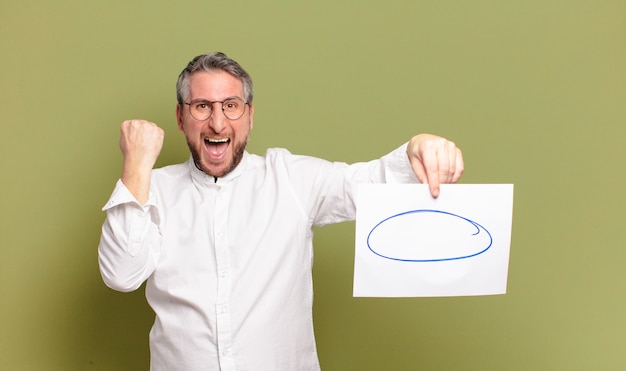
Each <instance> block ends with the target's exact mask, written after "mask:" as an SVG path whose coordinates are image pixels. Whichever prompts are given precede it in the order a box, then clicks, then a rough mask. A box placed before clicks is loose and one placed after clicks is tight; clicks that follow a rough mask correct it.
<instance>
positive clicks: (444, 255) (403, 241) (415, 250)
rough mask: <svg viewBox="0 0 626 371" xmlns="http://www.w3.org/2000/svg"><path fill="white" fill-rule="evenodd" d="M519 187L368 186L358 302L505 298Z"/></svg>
mask: <svg viewBox="0 0 626 371" xmlns="http://www.w3.org/2000/svg"><path fill="white" fill-rule="evenodd" d="M512 217H513V185H512V184H444V185H442V186H441V192H440V195H439V197H438V198H436V199H434V198H432V196H431V195H430V192H429V190H428V186H427V185H422V184H362V185H359V189H358V193H357V214H356V238H355V245H356V251H355V265H354V289H353V295H354V296H369V297H417V296H467V295H496V294H504V293H506V285H507V275H508V264H509V248H510V243H511V224H512Z"/></svg>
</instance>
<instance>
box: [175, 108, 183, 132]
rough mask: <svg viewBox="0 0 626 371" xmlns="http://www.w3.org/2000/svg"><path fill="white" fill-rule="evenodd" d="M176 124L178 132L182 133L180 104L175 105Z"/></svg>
mask: <svg viewBox="0 0 626 371" xmlns="http://www.w3.org/2000/svg"><path fill="white" fill-rule="evenodd" d="M176 122H177V123H178V130H180V131H183V105H182V104H181V103H177V104H176Z"/></svg>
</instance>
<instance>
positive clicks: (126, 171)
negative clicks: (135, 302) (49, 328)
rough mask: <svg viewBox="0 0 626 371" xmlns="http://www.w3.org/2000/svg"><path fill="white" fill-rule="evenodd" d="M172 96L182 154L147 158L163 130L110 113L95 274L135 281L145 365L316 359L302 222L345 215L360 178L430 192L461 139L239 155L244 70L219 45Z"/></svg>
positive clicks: (225, 366)
mask: <svg viewBox="0 0 626 371" xmlns="http://www.w3.org/2000/svg"><path fill="white" fill-rule="evenodd" d="M177 98H178V104H177V105H176V118H177V121H178V128H179V130H180V131H182V132H183V133H184V135H185V138H186V140H187V143H188V145H189V150H190V152H191V158H190V160H189V161H187V162H186V163H183V164H177V165H172V166H168V167H165V168H162V169H156V170H153V169H152V168H153V166H154V164H155V162H156V159H157V157H158V155H159V153H160V150H161V147H162V145H163V131H162V130H161V129H160V128H158V127H157V126H156V125H155V124H153V123H150V122H147V121H143V120H129V121H124V122H123V123H122V126H121V139H120V147H121V150H122V153H123V155H124V164H123V170H122V177H121V179H120V180H119V181H118V182H117V185H116V188H115V190H114V192H113V194H112V196H111V198H110V200H109V201H108V203H107V204H106V205H105V207H104V210H106V211H107V218H106V220H105V222H104V225H103V228H102V237H101V240H100V245H99V248H98V249H99V263H100V271H101V273H102V277H103V279H104V281H105V283H106V284H107V285H108V286H109V287H111V288H113V289H115V290H119V291H131V290H135V289H137V288H138V287H140V285H141V284H142V283H143V282H144V281H146V280H147V284H146V298H147V300H148V302H149V303H150V305H151V307H152V308H153V309H154V311H155V313H156V319H155V323H154V326H153V327H152V330H151V332H150V353H151V357H150V358H151V370H154V371H156V370H167V371H172V370H184V371H194V370H255V371H256V370H271V371H276V370H288V371H293V370H319V368H320V366H319V362H318V359H317V353H316V348H315V339H314V336H313V322H312V304H313V303H312V301H313V288H312V277H311V268H312V260H313V259H312V239H313V227H314V226H316V225H324V224H329V223H337V222H341V221H345V220H352V219H354V216H355V205H354V191H355V186H356V184H358V183H366V182H369V183H373V182H396V183H397V182H405V183H406V182H417V181H418V180H419V181H421V182H423V183H428V184H429V186H430V190H431V193H432V195H433V197H437V196H438V194H439V184H440V183H452V182H456V181H457V180H458V179H459V177H460V176H461V173H462V172H463V159H462V155H461V152H460V150H459V149H458V148H457V147H456V146H455V145H454V144H453V143H452V142H450V141H447V140H445V139H443V138H440V137H436V136H433V135H418V136H416V137H414V138H412V139H411V140H410V141H409V143H408V144H405V145H403V146H402V147H400V148H399V149H397V150H395V151H393V152H391V153H390V154H388V155H386V156H384V157H382V158H381V159H378V160H374V161H370V162H367V163H358V164H353V165H347V164H344V163H331V162H328V161H325V160H322V159H317V158H312V157H306V156H296V155H292V154H291V153H289V152H288V151H286V150H284V149H269V150H268V151H267V152H266V154H265V156H264V157H261V156H256V155H252V154H249V153H248V152H246V151H245V147H246V142H247V140H248V134H249V133H250V130H252V128H253V117H254V106H253V104H252V98H253V90H252V81H251V79H250V76H249V75H248V74H247V73H246V72H245V71H244V70H243V68H241V66H240V65H239V64H238V63H237V62H235V61H234V60H232V59H230V58H228V57H227V56H226V55H224V54H222V53H212V54H207V55H201V56H198V57H196V58H195V59H194V60H192V61H191V62H190V63H189V65H188V66H187V67H186V68H185V69H184V70H183V71H182V73H181V74H180V76H179V79H178V83H177Z"/></svg>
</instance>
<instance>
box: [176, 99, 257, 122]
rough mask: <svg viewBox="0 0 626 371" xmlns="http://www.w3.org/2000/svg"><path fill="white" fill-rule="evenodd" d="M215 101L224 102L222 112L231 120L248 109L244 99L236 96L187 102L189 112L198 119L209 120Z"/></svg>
mask: <svg viewBox="0 0 626 371" xmlns="http://www.w3.org/2000/svg"><path fill="white" fill-rule="evenodd" d="M213 103H221V104H222V112H224V116H226V118H228V119H229V120H237V119H238V118H240V117H241V116H243V113H244V112H245V111H246V104H248V102H244V101H243V99H241V98H238V97H234V98H228V99H225V100H214V101H210V100H206V99H194V100H192V101H191V102H185V104H186V105H188V106H189V113H190V114H191V116H192V117H193V118H194V119H196V120H198V121H205V120H208V119H209V117H211V115H212V114H213Z"/></svg>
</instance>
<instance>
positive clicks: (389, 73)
mask: <svg viewBox="0 0 626 371" xmlns="http://www.w3.org/2000/svg"><path fill="white" fill-rule="evenodd" d="M215 50H221V51H224V52H226V53H227V54H229V55H230V56H231V57H233V58H235V59H237V60H238V61H239V62H241V63H242V65H243V66H244V67H245V68H246V69H247V70H248V71H249V72H250V73H251V74H252V76H253V78H254V80H255V88H256V89H255V92H256V98H255V108H256V110H255V113H256V115H255V129H254V131H253V132H252V136H251V141H250V145H249V149H250V151H251V152H255V153H263V152H264V151H265V149H266V148H267V147H287V148H289V149H290V150H291V151H292V152H295V153H300V154H308V155H315V156H321V157H324V158H327V159H330V160H340V161H347V162H354V161H360V160H368V159H371V158H376V157H378V156H380V155H382V154H385V153H387V152H388V151H390V150H392V149H393V148H396V147H397V146H398V145H400V144H401V143H402V142H404V141H406V140H408V139H409V137H410V136H412V135H413V134H417V133H420V132H433V133H437V134H440V135H443V136H446V137H448V138H450V139H451V140H453V141H455V142H456V143H457V144H458V145H459V146H460V147H461V148H462V149H463V151H464V156H465V160H466V173H465V175H464V177H463V178H462V182H463V183H514V184H515V205H514V222H513V236H512V245H511V257H510V258H511V260H510V270H509V284H508V293H507V294H506V295H501V296H492V297H467V298H403V299H378V298H352V274H353V259H354V246H353V239H354V224H353V223H345V224H341V225H334V226H329V227H325V228H320V229H318V230H317V234H316V240H315V245H316V262H315V267H314V277H315V307H314V311H315V313H314V315H315V326H316V336H317V341H318V348H319V356H320V361H321V364H322V367H323V369H324V370H326V371H328V370H418V369H421V370H623V369H626V351H625V346H626V311H625V304H626V298H625V295H624V291H625V285H626V272H624V261H625V259H626V249H625V247H626V244H625V243H624V242H625V238H624V222H625V221H626V217H625V216H624V215H625V214H624V209H625V207H626V202H625V201H626V197H625V196H624V193H623V192H624V184H625V180H626V175H625V165H626V164H625V163H626V161H625V159H626V143H625V142H626V140H625V139H626V127H625V125H624V123H625V119H626V3H625V2H624V1H608V0H606V1H604V0H596V1H555V0H541V1H540V0H525V1H496V0H482V1H481V0H477V1H449V0H448V1H402V2H396V1H385V2H383V1H377V2H375V1H371V2H365V1H356V0H353V1H332V0H321V1H315V2H295V1H294V2H287V1H277V0H273V1H264V2H256V3H253V2H251V1H248V2H243V1H232V2H227V1H206V0H203V1H197V0H188V1H184V2H181V1H159V2H155V1H147V0H144V1H127V0H124V1H122V0H111V1H78V0H55V1H43V0H32V1H15V0H2V2H1V3H0V89H1V90H0V120H1V133H0V151H1V152H0V177H1V178H0V179H1V180H0V205H1V206H0V207H1V211H0V228H1V230H0V232H1V233H0V249H1V250H0V251H1V256H0V290H1V292H0V300H1V305H0V369H2V370H146V369H147V367H148V337H147V336H148V331H149V328H150V326H151V323H152V320H153V315H152V312H151V310H150V309H149V307H148V306H147V305H146V304H145V300H144V298H143V289H141V290H138V291H137V292H134V293H130V294H122V293H117V292H114V291H112V290H109V289H108V288H106V287H105V286H104V284H103V283H102V281H101V279H100V275H99V272H98V266H97V256H96V248H97V244H98V239H99V234H100V226H101V224H102V221H103V219H104V213H102V212H101V211H100V208H101V207H102V205H103V204H104V203H105V201H106V200H107V198H108V196H109V194H110V192H111V191H112V189H113V186H114V183H115V181H116V180H117V178H118V177H119V174H120V168H121V154H120V151H119V148H118V140H119V139H118V138H119V124H120V123H121V122H122V120H124V119H128V118H144V119H148V120H151V121H154V122H157V123H158V124H160V126H162V127H163V128H164V129H165V131H166V140H165V147H164V150H163V152H162V154H161V157H160V159H159V162H158V165H159V166H162V165H165V164H170V163H173V162H181V161H184V160H186V159H187V156H188V154H187V153H188V152H187V148H186V144H185V143H184V139H183V137H182V135H181V134H180V133H179V132H178V131H177V129H176V121H175V116H174V108H175V91H174V85H175V80H176V77H177V75H178V73H179V72H180V70H181V69H182V68H183V67H184V66H185V64H186V63H187V62H188V61H189V60H190V59H191V58H192V57H193V56H195V55H197V54H200V53H204V52H207V51H215Z"/></svg>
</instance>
